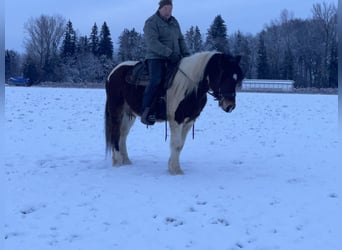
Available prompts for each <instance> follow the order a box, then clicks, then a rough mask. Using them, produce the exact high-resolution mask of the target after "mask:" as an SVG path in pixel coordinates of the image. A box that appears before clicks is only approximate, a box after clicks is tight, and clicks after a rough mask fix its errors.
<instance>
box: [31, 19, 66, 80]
mask: <svg viewBox="0 0 342 250" xmlns="http://www.w3.org/2000/svg"><path fill="white" fill-rule="evenodd" d="M65 24H66V21H65V19H64V18H63V17H62V16H60V15H55V16H47V15H41V16H40V17H38V18H30V19H29V21H28V22H27V23H26V24H25V30H26V33H27V37H26V38H25V48H26V54H27V55H28V56H29V57H30V60H32V61H34V62H35V63H36V67H37V68H38V69H39V70H41V71H42V72H44V74H45V76H46V77H51V75H52V74H53V71H54V67H55V66H56V60H57V58H58V49H59V47H60V44H61V41H62V37H63V34H64V32H65ZM44 80H49V79H44Z"/></svg>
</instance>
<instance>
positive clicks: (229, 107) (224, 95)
mask: <svg viewBox="0 0 342 250" xmlns="http://www.w3.org/2000/svg"><path fill="white" fill-rule="evenodd" d="M240 60H241V56H232V55H227V54H220V53H218V54H215V55H214V56H213V57H212V58H211V59H210V61H209V63H208V65H207V69H206V70H207V76H208V81H209V88H210V91H211V94H212V95H213V96H214V97H215V99H216V100H217V101H218V103H219V106H220V107H221V108H222V109H223V110H224V111H225V112H232V111H233V110H234V108H235V106H236V102H235V96H236V88H237V87H238V86H240V85H241V83H242V79H243V73H242V70H241V68H240V65H239V63H240Z"/></svg>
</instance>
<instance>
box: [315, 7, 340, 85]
mask: <svg viewBox="0 0 342 250" xmlns="http://www.w3.org/2000/svg"><path fill="white" fill-rule="evenodd" d="M312 15H313V22H314V25H316V27H317V31H318V32H319V33H320V34H321V36H320V38H321V40H320V41H318V42H320V44H323V46H320V47H321V48H322V52H321V55H322V56H323V60H322V64H321V67H322V69H321V70H320V71H321V73H322V75H323V76H322V79H321V80H322V81H324V82H327V81H328V70H327V69H328V65H329V63H330V51H331V50H332V46H334V42H335V39H336V33H337V8H336V6H335V4H334V3H330V4H327V3H325V2H323V3H322V4H314V5H313V7H312Z"/></svg>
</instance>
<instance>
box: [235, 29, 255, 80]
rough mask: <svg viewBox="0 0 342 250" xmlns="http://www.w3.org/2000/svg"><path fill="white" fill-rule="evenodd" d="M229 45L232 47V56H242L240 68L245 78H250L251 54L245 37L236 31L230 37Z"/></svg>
mask: <svg viewBox="0 0 342 250" xmlns="http://www.w3.org/2000/svg"><path fill="white" fill-rule="evenodd" d="M230 44H231V45H232V53H233V54H234V55H241V56H242V58H241V61H240V66H241V68H242V71H243V72H244V75H245V76H246V77H247V78H251V73H252V72H251V71H252V68H251V61H252V58H251V57H252V52H251V48H250V44H249V41H248V39H247V37H246V36H244V35H243V34H242V33H241V32H240V31H237V33H235V34H234V35H233V36H232V39H231V40H230Z"/></svg>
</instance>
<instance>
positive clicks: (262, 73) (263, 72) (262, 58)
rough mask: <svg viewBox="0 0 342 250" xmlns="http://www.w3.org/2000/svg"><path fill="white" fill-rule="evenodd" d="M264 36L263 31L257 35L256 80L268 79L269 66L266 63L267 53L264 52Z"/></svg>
mask: <svg viewBox="0 0 342 250" xmlns="http://www.w3.org/2000/svg"><path fill="white" fill-rule="evenodd" d="M264 36H265V31H262V32H261V33H260V35H259V44H258V55H257V75H258V76H257V77H258V79H268V78H269V65H268V61H267V52H266V46H265V40H264Z"/></svg>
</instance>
